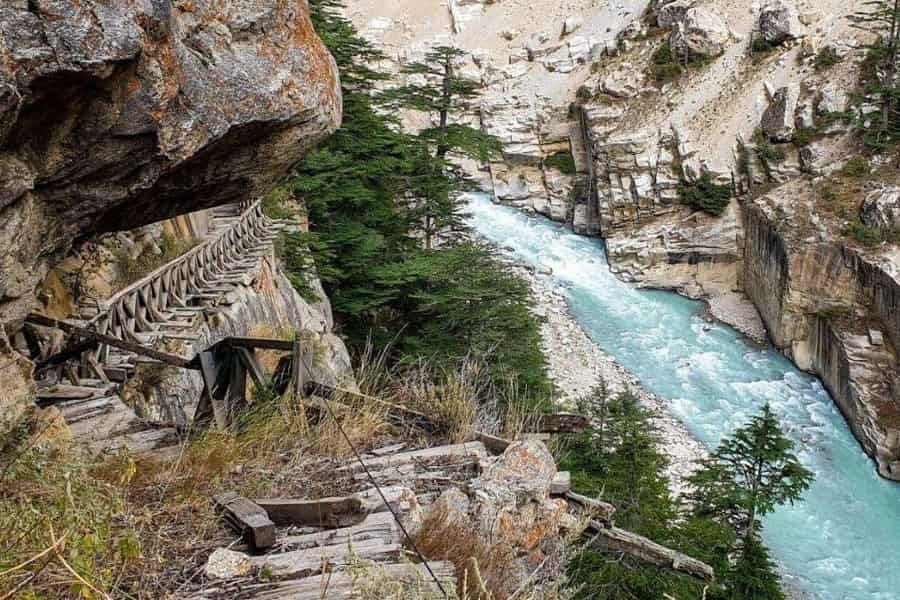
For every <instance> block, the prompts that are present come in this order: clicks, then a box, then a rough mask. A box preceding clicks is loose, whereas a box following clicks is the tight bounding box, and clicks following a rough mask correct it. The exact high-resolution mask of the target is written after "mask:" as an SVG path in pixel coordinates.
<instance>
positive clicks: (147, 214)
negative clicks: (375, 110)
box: [0, 0, 341, 325]
mask: <svg viewBox="0 0 900 600" xmlns="http://www.w3.org/2000/svg"><path fill="white" fill-rule="evenodd" d="M340 116H341V97H340V87H339V82H338V75H337V71H336V68H335V64H334V60H333V59H332V57H331V56H330V54H329V53H328V52H327V50H326V49H325V47H324V46H323V45H322V43H321V41H320V40H319V38H318V37H317V35H316V33H315V31H314V30H313V28H312V24H311V22H310V20H309V15H308V8H307V5H306V2H305V1H303V0H301V1H300V2H272V1H270V0H225V1H221V2H213V1H212V0H195V1H194V2H176V1H174V0H152V1H151V0H129V1H127V2H101V1H100V0H81V1H80V2H70V1H67V0H5V1H4V2H3V3H2V5H0V182H3V183H2V184H0V257H2V258H0V273H2V280H0V322H2V323H3V324H4V325H10V324H13V325H15V324H16V323H18V322H19V321H20V320H21V319H22V317H23V316H24V315H25V314H26V313H27V312H28V311H29V310H30V308H31V307H32V305H33V290H34V288H35V286H36V284H37V283H38V282H39V281H40V280H41V279H42V278H43V276H44V275H45V273H46V272H47V269H48V268H49V267H50V266H51V265H52V264H53V263H54V262H55V261H57V260H58V259H59V258H60V257H61V256H62V255H63V254H65V252H66V251H67V249H68V248H69V246H70V245H71V243H72V241H73V240H76V239H80V238H84V237H87V236H90V235H92V234H96V233H100V232H105V231H113V230H121V229H131V228H134V227H137V226H140V225H144V224H146V223H150V222H153V221H158V220H160V219H163V218H165V217H169V216H172V215H175V214H179V213H185V212H188V211H191V210H195V209H199V208H204V207H208V206H213V205H216V204H222V203H226V202H232V201H235V200H238V199H246V198H248V197H252V196H253V195H257V194H260V193H262V192H265V191H267V190H268V188H269V186H271V185H272V183H273V182H274V181H275V180H276V179H277V178H278V177H279V176H280V175H282V174H283V173H285V172H286V171H287V170H288V169H289V168H290V166H291V165H292V164H293V163H294V162H295V161H296V160H298V159H299V158H300V157H302V156H303V154H304V153H305V152H306V151H307V150H308V149H309V148H310V147H311V146H312V145H313V144H315V143H316V142H318V141H319V140H321V139H322V138H323V137H324V136H325V135H326V134H328V133H329V132H331V131H332V130H334V129H335V127H336V126H337V125H338V123H339V121H340Z"/></svg>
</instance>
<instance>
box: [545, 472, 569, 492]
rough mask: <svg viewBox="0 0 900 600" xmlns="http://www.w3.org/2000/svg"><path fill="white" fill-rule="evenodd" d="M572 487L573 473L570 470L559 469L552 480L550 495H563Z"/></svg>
mask: <svg viewBox="0 0 900 600" xmlns="http://www.w3.org/2000/svg"><path fill="white" fill-rule="evenodd" d="M571 489H572V474H571V473H569V472H568V471H557V472H556V475H554V476H553V481H551V482H550V495H552V496H562V495H564V494H565V493H566V492H568V491H570V490H571Z"/></svg>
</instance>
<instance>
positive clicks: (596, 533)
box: [585, 521, 715, 581]
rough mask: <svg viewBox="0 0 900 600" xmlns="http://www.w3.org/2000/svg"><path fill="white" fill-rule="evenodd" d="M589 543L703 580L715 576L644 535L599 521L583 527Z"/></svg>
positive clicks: (709, 568) (693, 559) (607, 550)
mask: <svg viewBox="0 0 900 600" xmlns="http://www.w3.org/2000/svg"><path fill="white" fill-rule="evenodd" d="M585 535H586V536H590V537H591V540H592V544H593V545H594V546H597V547H598V548H599V549H601V550H603V551H606V552H616V553H621V554H625V555H628V556H630V557H632V558H635V559H637V560H640V561H642V562H646V563H649V564H652V565H656V566H658V567H664V568H666V569H671V570H673V571H677V572H680V573H685V574H687V575H690V576H691V577H696V578H697V579H701V580H703V581H712V580H714V579H715V571H714V570H713V568H712V567H711V566H709V565H708V564H706V563H704V562H702V561H699V560H697V559H696V558H691V557H690V556H688V555H686V554H682V553H681V552H678V551H676V550H672V549H671V548H666V547H665V546H663V545H661V544H657V543H656V542H654V541H652V540H649V539H647V538H645V537H643V536H640V535H638V534H636V533H632V532H630V531H625V530H624V529H619V528H618V527H608V526H607V525H605V524H604V523H601V522H599V521H591V523H590V525H589V526H588V528H587V529H586V530H585Z"/></svg>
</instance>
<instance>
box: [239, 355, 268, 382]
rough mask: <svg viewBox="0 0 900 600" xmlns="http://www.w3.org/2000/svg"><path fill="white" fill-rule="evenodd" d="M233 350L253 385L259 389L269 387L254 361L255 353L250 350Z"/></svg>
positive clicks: (259, 367)
mask: <svg viewBox="0 0 900 600" xmlns="http://www.w3.org/2000/svg"><path fill="white" fill-rule="evenodd" d="M235 350H236V351H237V355H238V358H240V360H241V362H242V363H243V364H244V369H246V370H247V373H248V374H249V375H250V378H251V379H252V380H253V383H255V384H256V386H257V387H258V388H260V389H265V388H267V387H269V378H268V377H266V374H265V373H264V372H263V369H262V367H261V366H260V364H259V361H258V360H256V352H255V351H254V350H253V349H252V348H236V349H235Z"/></svg>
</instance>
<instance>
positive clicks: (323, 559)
mask: <svg viewBox="0 0 900 600" xmlns="http://www.w3.org/2000/svg"><path fill="white" fill-rule="evenodd" d="M402 554H403V546H402V545H400V544H397V543H390V544H385V543H384V542H383V541H381V540H377V539H372V540H363V541H361V542H354V543H352V544H346V543H344V544H335V545H333V546H318V547H315V548H307V549H305V550H292V551H288V552H282V553H279V554H266V555H263V556H255V557H252V558H251V559H250V562H251V564H252V565H253V566H255V567H258V568H260V569H266V570H268V572H269V573H271V574H272V576H273V577H279V578H284V577H299V576H307V575H313V574H315V573H321V572H322V570H323V568H328V569H341V568H343V567H346V566H347V565H348V564H349V563H350V562H352V561H358V560H371V561H375V562H381V561H391V560H397V559H399V558H400V556H401V555H402Z"/></svg>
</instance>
